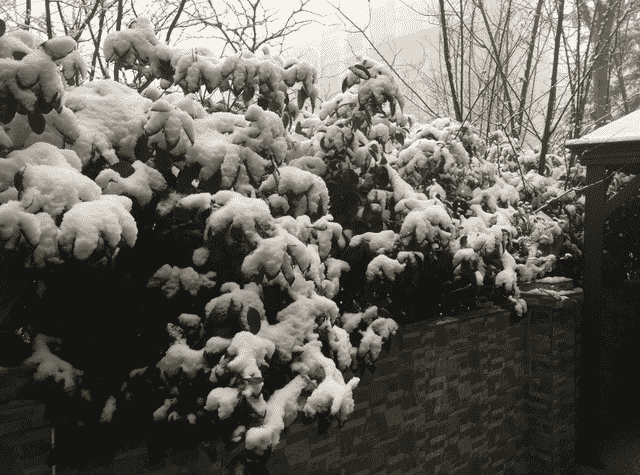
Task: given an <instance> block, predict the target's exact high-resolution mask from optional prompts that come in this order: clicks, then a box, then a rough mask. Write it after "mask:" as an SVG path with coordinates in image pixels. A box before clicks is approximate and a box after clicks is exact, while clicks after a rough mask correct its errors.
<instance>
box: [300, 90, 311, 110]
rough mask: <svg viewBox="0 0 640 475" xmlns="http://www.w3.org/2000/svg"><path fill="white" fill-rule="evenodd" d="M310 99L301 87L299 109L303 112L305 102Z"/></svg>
mask: <svg viewBox="0 0 640 475" xmlns="http://www.w3.org/2000/svg"><path fill="white" fill-rule="evenodd" d="M308 97H309V96H308V95H307V91H305V89H304V87H301V88H300V90H299V91H298V109H300V110H302V108H303V107H304V101H306V100H307V98H308Z"/></svg>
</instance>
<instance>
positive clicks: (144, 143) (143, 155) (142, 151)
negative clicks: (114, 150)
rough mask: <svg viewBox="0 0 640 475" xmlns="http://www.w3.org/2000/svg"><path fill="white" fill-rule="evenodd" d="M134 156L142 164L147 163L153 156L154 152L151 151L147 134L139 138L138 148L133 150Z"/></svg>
mask: <svg viewBox="0 0 640 475" xmlns="http://www.w3.org/2000/svg"><path fill="white" fill-rule="evenodd" d="M133 154H134V155H135V157H136V158H137V159H138V160H140V161H141V162H142V163H147V162H148V161H149V159H150V158H151V157H152V156H153V153H152V151H151V150H150V149H149V139H148V138H147V136H146V135H145V134H142V135H141V136H140V137H138V140H137V141H136V146H135V148H134V150H133Z"/></svg>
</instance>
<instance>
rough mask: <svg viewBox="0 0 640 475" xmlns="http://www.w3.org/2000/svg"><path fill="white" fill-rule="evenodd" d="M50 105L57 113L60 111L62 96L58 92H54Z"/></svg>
mask: <svg viewBox="0 0 640 475" xmlns="http://www.w3.org/2000/svg"><path fill="white" fill-rule="evenodd" d="M51 107H53V108H54V110H55V111H56V112H57V113H58V114H60V113H61V112H62V96H61V95H60V93H59V92H56V94H55V95H54V96H53V99H52V100H51Z"/></svg>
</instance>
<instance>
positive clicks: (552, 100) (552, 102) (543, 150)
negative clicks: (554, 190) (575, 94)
mask: <svg viewBox="0 0 640 475" xmlns="http://www.w3.org/2000/svg"><path fill="white" fill-rule="evenodd" d="M557 11H558V20H557V24H556V35H555V42H554V46H553V62H552V66H551V68H552V69H551V87H550V89H549V102H548V106H547V116H546V118H545V121H544V132H543V134H542V144H541V146H540V159H539V160H538V173H539V174H541V175H542V174H543V173H544V170H545V160H546V156H547V151H548V150H549V139H550V138H551V132H552V131H551V124H552V122H553V117H554V112H555V107H556V89H557V84H556V82H557V80H558V64H559V63H560V44H561V43H562V29H563V22H564V0H558V7H557Z"/></svg>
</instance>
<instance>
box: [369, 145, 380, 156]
mask: <svg viewBox="0 0 640 475" xmlns="http://www.w3.org/2000/svg"><path fill="white" fill-rule="evenodd" d="M369 148H370V149H371V151H372V152H373V153H374V154H375V155H376V156H377V155H378V153H380V149H379V148H378V144H377V143H372V144H371V145H370V146H369Z"/></svg>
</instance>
